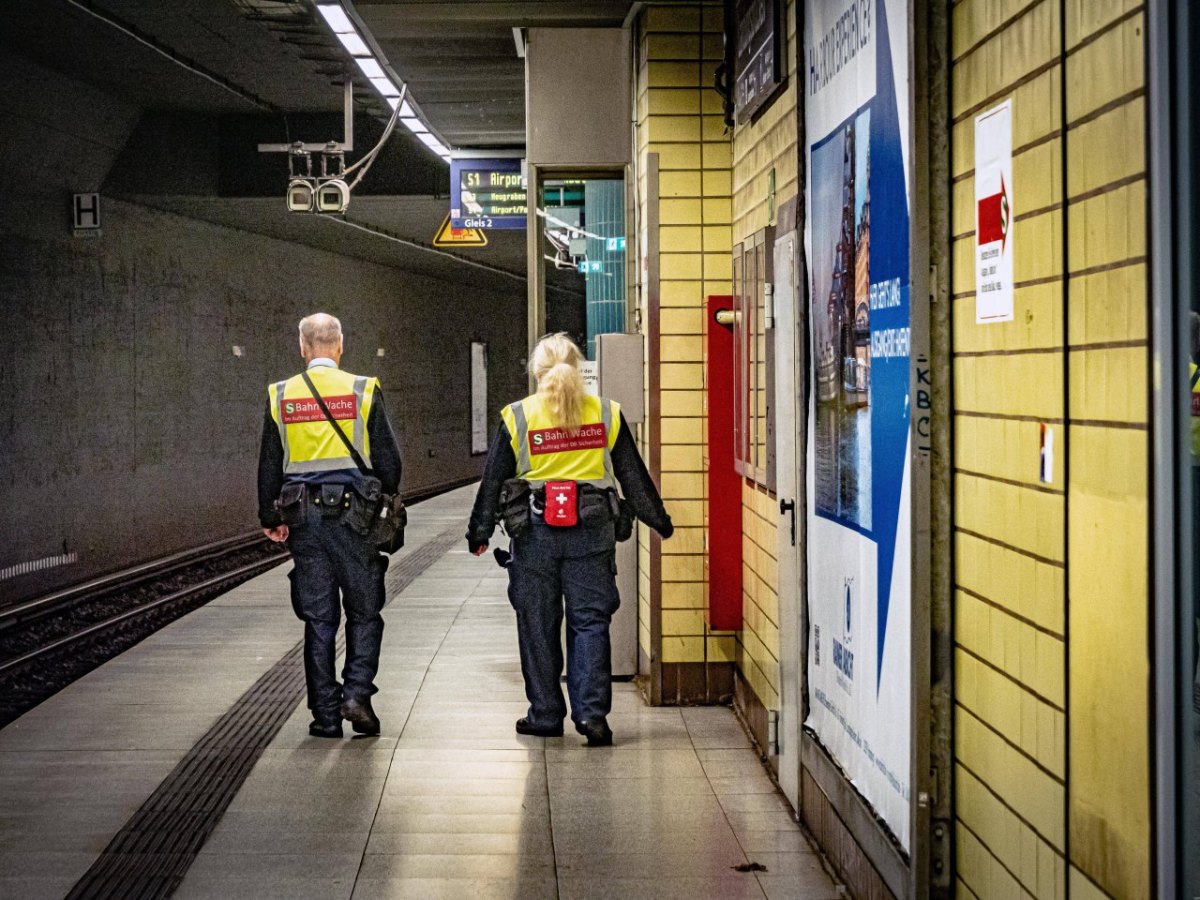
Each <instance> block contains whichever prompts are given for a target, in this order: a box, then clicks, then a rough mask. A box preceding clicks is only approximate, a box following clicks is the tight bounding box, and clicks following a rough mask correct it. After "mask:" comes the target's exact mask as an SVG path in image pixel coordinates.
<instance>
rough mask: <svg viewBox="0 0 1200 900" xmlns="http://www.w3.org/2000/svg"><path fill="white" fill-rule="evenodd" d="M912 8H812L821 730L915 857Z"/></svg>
mask: <svg viewBox="0 0 1200 900" xmlns="http://www.w3.org/2000/svg"><path fill="white" fill-rule="evenodd" d="M908 20H909V17H908V2H907V0H806V3H805V14H804V21H805V35H804V47H803V57H802V68H804V69H805V72H806V78H805V90H806V97H805V131H806V135H807V144H808V145H807V147H806V158H807V166H806V171H807V185H806V190H807V199H808V203H807V207H808V211H809V214H808V220H807V222H806V225H805V244H806V249H807V251H808V259H809V278H810V279H811V281H810V284H809V297H810V302H811V309H810V310H809V319H810V322H811V328H810V333H811V336H812V337H811V339H812V346H811V348H810V351H811V353H810V359H811V360H812V366H813V371H812V373H811V376H812V377H811V379H810V381H811V384H812V394H813V396H812V398H811V402H810V404H809V410H810V413H809V415H810V421H809V447H808V472H807V477H808V498H809V509H808V520H809V540H808V585H809V589H808V604H809V610H808V612H809V622H810V628H809V638H808V640H809V647H808V672H807V674H808V686H809V699H810V710H811V712H810V715H809V718H808V721H807V722H806V725H807V726H808V728H809V729H811V730H812V732H813V733H814V734H815V735H816V736H817V738H818V740H819V741H820V742H821V744H822V745H823V746H824V747H825V748H826V750H827V751H828V752H829V754H830V755H831V756H832V757H833V758H834V759H835V760H836V761H837V763H838V765H839V766H840V767H841V768H842V769H843V771H844V772H845V773H846V774H847V776H848V777H849V779H850V781H851V782H852V783H853V785H854V786H855V788H856V789H857V790H858V791H859V793H860V794H862V796H863V797H864V798H865V799H866V800H867V802H868V803H869V804H870V805H871V806H872V807H873V808H874V809H875V811H876V812H877V813H878V814H879V816H880V817H881V818H882V819H883V820H884V822H886V823H887V826H888V828H889V829H890V830H891V831H892V833H893V834H894V835H895V837H896V839H897V840H898V841H899V842H900V844H901V846H903V847H904V848H905V849H907V848H908V846H909V841H910V834H909V831H910V809H911V796H910V791H911V786H910V783H909V782H910V772H911V750H910V737H911V734H910V724H909V723H910V721H911V708H912V702H911V697H910V683H911V677H910V649H911V627H910V625H911V615H910V612H911V594H912V590H911V588H912V578H911V554H910V548H911V531H912V529H911V514H910V499H909V498H910V490H911V486H910V480H911V470H910V466H909V449H910V448H909V426H910V404H909V392H910V365H909V322H910V314H909V189H910V183H911V178H910V168H911V161H910V155H909V118H908V117H909V100H908V97H909V79H908V58H909V50H908V47H909V35H908Z"/></svg>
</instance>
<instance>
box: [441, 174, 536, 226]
mask: <svg viewBox="0 0 1200 900" xmlns="http://www.w3.org/2000/svg"><path fill="white" fill-rule="evenodd" d="M528 213H529V208H528V200H527V199H526V191H525V181H524V179H523V178H522V177H521V161H520V160H519V159H454V160H451V161H450V227H451V228H483V229H499V228H524V227H525V226H526V224H527V218H526V217H527V216H528Z"/></svg>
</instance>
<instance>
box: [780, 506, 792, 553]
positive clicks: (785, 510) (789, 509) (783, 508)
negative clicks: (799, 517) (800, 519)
mask: <svg viewBox="0 0 1200 900" xmlns="http://www.w3.org/2000/svg"><path fill="white" fill-rule="evenodd" d="M784 513H791V514H792V546H793V547H795V546H796V501H795V500H780V501H779V514H780V515H781V516H782V515H783V514H784Z"/></svg>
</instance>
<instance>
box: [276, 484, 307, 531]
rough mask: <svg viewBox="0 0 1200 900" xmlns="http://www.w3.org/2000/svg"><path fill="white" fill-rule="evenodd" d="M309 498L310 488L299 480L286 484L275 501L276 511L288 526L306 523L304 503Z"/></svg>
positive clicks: (294, 526) (292, 526)
mask: <svg viewBox="0 0 1200 900" xmlns="http://www.w3.org/2000/svg"><path fill="white" fill-rule="evenodd" d="M307 500H308V488H307V486H306V485H304V484H301V483H299V482H293V483H292V484H285V485H284V486H283V490H281V491H280V492H279V499H277V500H276V501H275V511H276V512H277V513H279V518H281V519H283V524H284V525H286V526H287V527H288V528H296V527H297V526H299V525H303V524H304V504H305V503H306V502H307Z"/></svg>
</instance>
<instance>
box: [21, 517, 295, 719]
mask: <svg viewBox="0 0 1200 900" xmlns="http://www.w3.org/2000/svg"><path fill="white" fill-rule="evenodd" d="M288 556H289V554H288V553H287V551H286V550H283V549H281V548H280V547H279V546H278V545H275V544H272V543H270V542H269V541H267V540H266V539H265V538H264V537H262V535H261V534H260V533H258V532H255V533H254V534H251V535H244V536H241V537H237V538H232V539H229V540H224V541H217V542H215V543H212V544H206V545H204V546H203V547H198V548H195V549H193V550H189V551H186V552H184V553H177V554H174V555H172V556H168V557H165V558H163V559H160V560H156V561H154V562H151V563H146V564H144V565H141V566H136V567H134V568H132V569H126V570H124V571H122V572H117V573H115V574H113V575H109V576H105V577H104V578H99V579H95V580H93V581H89V582H87V583H86V584H82V585H79V586H77V587H73V588H70V589H68V590H64V591H59V592H57V593H54V594H50V595H48V596H46V597H41V598H38V599H36V600H31V601H27V602H25V603H19V604H16V605H13V606H8V607H0V728H2V727H4V726H5V725H7V724H8V723H9V722H12V721H13V720H14V719H16V718H17V717H18V716H20V715H21V714H22V713H24V712H26V711H27V710H29V709H31V708H33V707H34V706H36V705H37V704H39V703H41V702H42V701H43V700H45V699H46V698H47V697H49V696H51V695H52V694H54V693H56V692H58V691H60V690H62V689H63V688H64V687H66V686H67V685H68V684H70V683H71V682H73V681H75V680H76V679H78V678H80V677H82V676H83V675H86V674H87V673H88V672H90V671H91V670H92V669H94V668H96V667H97V666H99V665H101V664H102V663H104V662H107V661H108V660H109V659H112V658H113V657H114V656H116V655H118V654H119V653H122V652H124V651H125V650H127V649H129V648H130V647H132V646H133V645H134V644H136V643H138V642H139V641H141V640H143V639H145V638H146V637H149V636H150V635H151V634H153V633H154V632H155V631H157V630H158V629H160V628H162V627H163V626H165V625H168V624H169V623H171V622H173V621H175V620H176V619H178V618H179V617H180V616H183V615H185V614H187V613H189V612H191V611H192V610H194V609H196V608H197V607H199V606H203V605H204V604H205V603H207V602H208V601H209V600H212V599H213V598H214V597H216V596H218V595H220V594H222V593H224V592H225V591H228V590H229V589H230V588H233V587H236V586H237V585H239V584H241V583H242V582H244V581H247V580H249V579H250V578H253V577H254V576H256V575H260V574H262V573H263V572H265V571H267V570H268V569H270V568H272V567H274V566H276V565H278V564H279V563H281V562H283V561H284V560H285V559H287V558H288Z"/></svg>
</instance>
